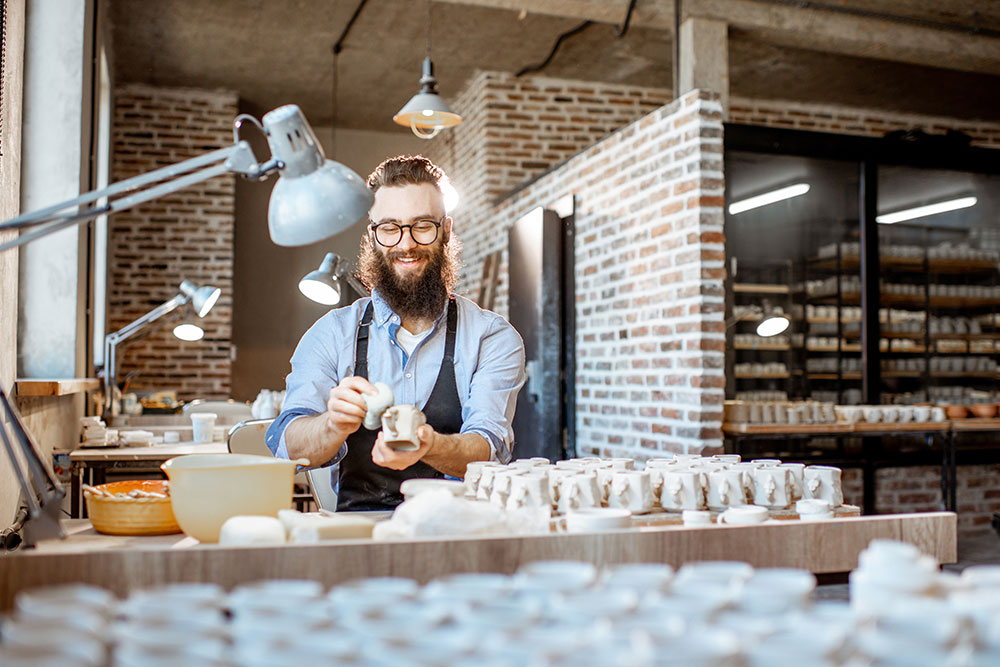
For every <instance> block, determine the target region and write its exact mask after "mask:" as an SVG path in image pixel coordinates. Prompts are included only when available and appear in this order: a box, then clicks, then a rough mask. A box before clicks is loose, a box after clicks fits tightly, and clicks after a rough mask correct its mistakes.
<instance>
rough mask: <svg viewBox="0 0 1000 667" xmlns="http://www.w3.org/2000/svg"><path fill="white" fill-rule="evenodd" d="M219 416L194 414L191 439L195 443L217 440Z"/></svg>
mask: <svg viewBox="0 0 1000 667" xmlns="http://www.w3.org/2000/svg"><path fill="white" fill-rule="evenodd" d="M217 416H218V415H216V414H215V413H214V412H192V413H191V432H192V436H191V439H192V440H193V441H194V442H212V440H213V439H214V438H215V420H216V418H217Z"/></svg>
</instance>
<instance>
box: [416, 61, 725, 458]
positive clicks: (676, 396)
mask: <svg viewBox="0 0 1000 667" xmlns="http://www.w3.org/2000/svg"><path fill="white" fill-rule="evenodd" d="M668 97H669V95H668V93H667V92H666V91H662V90H652V91H651V90H644V89H637V88H628V87H615V86H595V85H592V84H583V83H579V82H572V81H556V80H551V79H524V80H520V79H514V78H513V77H510V76H508V75H503V74H496V73H480V74H479V75H478V76H477V77H476V78H475V79H473V80H472V81H471V82H470V85H469V86H467V87H466V89H465V90H464V91H463V93H462V94H461V95H459V97H458V98H457V99H456V100H455V103H454V104H455V107H456V108H457V110H458V111H459V112H460V113H462V114H463V116H464V118H465V122H463V123H462V125H460V126H459V127H458V128H457V129H456V131H455V134H454V135H452V136H451V137H448V138H446V139H445V140H443V141H442V140H436V141H435V143H436V145H433V146H431V147H430V150H428V151H427V152H428V154H429V155H430V156H431V157H432V159H435V160H437V161H439V162H440V163H441V164H442V165H443V166H445V168H446V169H447V170H448V171H449V173H450V174H451V176H452V179H453V181H454V182H455V184H456V187H458V189H459V191H460V192H461V193H462V195H463V205H462V207H461V209H460V210H459V211H457V212H456V213H455V217H456V228H457V229H458V233H459V234H460V235H461V236H462V239H463V242H464V244H465V260H466V272H465V275H466V279H465V282H464V283H463V284H462V288H463V289H464V290H465V291H466V292H472V293H474V289H475V288H476V287H477V286H478V280H479V276H480V267H481V263H482V259H483V257H485V255H487V254H488V253H491V252H493V251H496V250H505V248H506V245H507V231H508V229H509V227H510V225H511V224H512V223H513V222H514V221H515V220H517V219H518V218H520V217H521V216H522V215H524V214H525V213H527V212H528V211H530V210H531V209H533V208H534V207H536V206H539V205H551V204H553V203H554V202H555V201H556V200H558V199H559V198H561V197H563V196H565V195H567V194H572V195H574V196H575V198H576V216H575V224H576V238H577V245H576V256H575V263H576V273H577V280H576V295H577V306H576V307H577V312H576V326H577V341H576V343H577V368H576V386H577V397H576V399H577V416H576V419H577V422H576V427H577V449H578V453H579V454H600V455H604V456H636V457H640V458H642V457H649V456H655V455H658V454H660V453H662V452H664V451H673V452H683V451H699V450H701V449H702V448H703V447H706V446H708V447H713V446H718V445H719V444H720V443H721V432H720V430H719V429H720V423H721V402H722V397H723V384H724V382H723V369H722V366H723V345H724V333H723V331H724V329H723V279H724V268H723V256H724V253H723V236H722V217H723V216H722V194H723V191H724V185H723V180H722V109H721V105H720V103H719V101H718V98H717V97H716V96H714V95H712V94H708V93H700V92H697V91H696V92H693V93H690V94H688V95H686V96H685V97H684V98H683V99H681V100H676V101H674V102H672V103H670V104H668V105H666V106H661V105H662V103H663V102H664V101H665V100H666V99H667V98H668ZM650 110H653V111H652V113H650ZM616 128H617V129H616ZM612 130H614V131H612ZM609 133H610V134H609ZM516 187H521V189H519V190H517V191H516V192H514V193H512V194H509V195H508V196H507V197H506V198H504V199H503V200H502V201H498V198H500V197H502V196H503V195H504V194H505V193H510V191H511V190H512V189H514V188H516ZM500 276H501V278H500V287H499V290H498V293H499V299H498V301H497V303H496V304H495V310H497V311H498V312H500V313H501V314H506V308H507V301H506V284H507V263H506V256H505V254H504V256H503V259H502V263H501V270H500Z"/></svg>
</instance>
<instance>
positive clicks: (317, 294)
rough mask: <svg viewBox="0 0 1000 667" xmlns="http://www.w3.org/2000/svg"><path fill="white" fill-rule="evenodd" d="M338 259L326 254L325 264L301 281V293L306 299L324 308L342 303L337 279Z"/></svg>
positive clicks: (333, 255) (331, 254) (329, 253)
mask: <svg viewBox="0 0 1000 667" xmlns="http://www.w3.org/2000/svg"><path fill="white" fill-rule="evenodd" d="M338 264H339V261H338V258H337V256H336V255H335V254H333V253H332V252H328V253H326V257H324V258H323V262H322V263H321V264H320V265H319V268H318V269H316V270H315V271H311V272H309V273H308V274H306V275H305V277H303V278H302V280H300V281H299V291H300V292H302V294H304V295H305V296H306V297H308V298H309V299H311V300H313V301H315V302H316V303H321V304H323V305H324V306H335V305H337V304H338V303H340V297H341V289H340V280H339V278H338V277H337V269H338Z"/></svg>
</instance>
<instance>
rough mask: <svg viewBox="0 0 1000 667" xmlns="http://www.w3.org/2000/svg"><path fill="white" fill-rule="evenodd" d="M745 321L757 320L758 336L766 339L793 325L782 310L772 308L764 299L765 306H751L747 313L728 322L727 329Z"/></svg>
mask: <svg viewBox="0 0 1000 667" xmlns="http://www.w3.org/2000/svg"><path fill="white" fill-rule="evenodd" d="M744 320H756V322H757V326H756V328H755V331H756V333H757V335H758V336H762V337H764V338H769V337H771V336H777V335H778V334H780V333H783V332H784V331H785V330H786V329H787V328H788V327H789V325H791V320H789V319H788V316H787V315H785V313H784V312H782V310H781V309H780V308H775V307H774V306H771V304H770V303H768V301H767V299H764V301H763V305H761V306H757V305H754V306H751V307H750V310H748V311H747V312H745V313H743V314H741V315H737V316H736V317H733V318H731V319H729V320H728V321H727V322H726V328H727V329H728V328H729V327H731V326H733V325H734V324H736V323H737V322H742V321H744Z"/></svg>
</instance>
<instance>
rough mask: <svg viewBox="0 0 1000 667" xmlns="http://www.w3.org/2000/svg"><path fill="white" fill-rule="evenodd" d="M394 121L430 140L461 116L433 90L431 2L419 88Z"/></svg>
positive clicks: (435, 84) (457, 120)
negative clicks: (425, 51) (425, 50)
mask: <svg viewBox="0 0 1000 667" xmlns="http://www.w3.org/2000/svg"><path fill="white" fill-rule="evenodd" d="M392 120H393V122H394V123H397V124H399V125H404V126H407V127H409V128H410V129H411V130H412V131H413V134H415V135H416V136H418V137H420V138H421V139H433V138H434V137H436V136H437V135H438V133H440V132H441V130H443V129H445V128H448V127H454V126H456V125H458V124H459V123H461V122H462V117H461V116H459V115H458V114H457V113H455V112H454V111H452V110H451V108H450V107H449V106H448V103H447V102H445V101H444V98H442V97H441V96H440V95H438V92H437V79H435V78H434V63H433V62H431V3H430V2H429V1H428V3H427V54H426V56H425V57H424V63H423V68H422V72H421V77H420V90H419V91H417V94H416V95H414V96H413V97H411V98H410V101H409V102H407V103H406V104H405V105H403V108H402V109H400V110H399V112H397V113H396V115H395V116H393V117H392Z"/></svg>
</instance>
